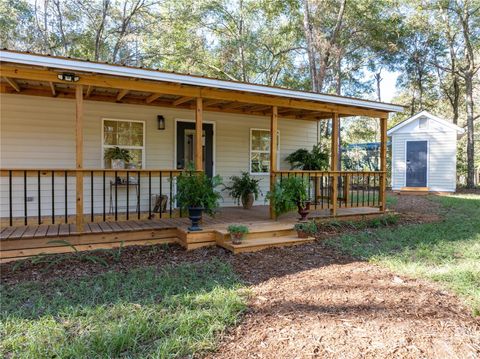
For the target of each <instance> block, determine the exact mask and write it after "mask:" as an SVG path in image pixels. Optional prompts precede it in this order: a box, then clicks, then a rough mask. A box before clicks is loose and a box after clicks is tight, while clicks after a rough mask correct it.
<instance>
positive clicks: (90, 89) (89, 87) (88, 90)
mask: <svg viewBox="0 0 480 359" xmlns="http://www.w3.org/2000/svg"><path fill="white" fill-rule="evenodd" d="M93 90H95V88H94V87H93V86H88V87H87V93H86V94H85V97H86V98H88V97H90V95H91V94H92V92H93Z"/></svg>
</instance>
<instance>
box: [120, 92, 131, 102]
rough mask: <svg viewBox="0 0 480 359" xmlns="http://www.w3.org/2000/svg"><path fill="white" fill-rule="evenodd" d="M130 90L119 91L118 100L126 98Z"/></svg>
mask: <svg viewBox="0 0 480 359" xmlns="http://www.w3.org/2000/svg"><path fill="white" fill-rule="evenodd" d="M129 92H130V91H129V90H121V91H119V92H118V95H117V101H120V100H121V99H122V98H124V97H125V96H126V95H127V94H128V93H129Z"/></svg>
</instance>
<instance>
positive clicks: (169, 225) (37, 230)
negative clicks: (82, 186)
mask: <svg viewBox="0 0 480 359" xmlns="http://www.w3.org/2000/svg"><path fill="white" fill-rule="evenodd" d="M381 213H382V212H380V211H379V209H378V208H343V209H339V210H338V212H337V218H338V217H348V216H371V215H378V214H381ZM310 217H315V218H325V219H327V218H331V217H330V215H329V212H328V210H323V211H312V212H311V213H310ZM297 218H298V215H297V214H296V213H293V212H292V213H289V214H287V215H284V216H282V217H281V218H280V219H279V220H278V221H273V220H270V219H268V206H256V207H254V208H252V209H251V210H244V209H243V208H240V207H224V208H221V209H220V211H219V213H218V214H217V215H216V216H215V217H210V216H205V217H204V219H203V223H202V228H203V230H202V231H200V232H190V231H188V226H189V224H190V221H189V219H188V218H172V219H151V220H129V221H118V222H99V223H86V224H85V226H84V231H83V232H82V233H79V232H78V231H77V230H76V226H75V224H53V225H30V226H22V227H6V228H2V229H1V232H0V249H1V250H0V261H1V262H5V261H9V260H14V259H20V258H25V257H28V256H33V255H37V254H41V253H63V252H70V251H72V250H73V249H72V248H71V247H69V246H66V245H62V244H61V243H59V242H58V241H59V240H64V241H68V243H70V244H72V245H74V246H75V247H76V249H77V250H93V249H102V248H103V249H105V248H115V247H118V246H120V245H149V244H158V243H179V244H180V245H182V246H183V247H185V248H186V249H187V250H190V249H195V248H199V247H203V246H209V245H220V246H222V247H224V248H226V249H228V250H231V251H232V252H234V253H240V252H245V251H253V250H260V249H263V248H267V247H271V246H280V245H293V244H299V243H304V242H305V241H298V240H297V239H296V238H295V236H294V234H295V233H294V231H293V225H294V223H295V222H296V221H297ZM232 223H241V224H245V225H247V226H248V227H249V229H250V233H249V235H248V237H247V239H246V241H245V242H244V243H243V244H242V245H240V246H233V245H231V243H230V241H229V237H228V234H227V230H226V229H227V227H228V225H230V224H232ZM52 241H53V242H52ZM55 241H57V242H55Z"/></svg>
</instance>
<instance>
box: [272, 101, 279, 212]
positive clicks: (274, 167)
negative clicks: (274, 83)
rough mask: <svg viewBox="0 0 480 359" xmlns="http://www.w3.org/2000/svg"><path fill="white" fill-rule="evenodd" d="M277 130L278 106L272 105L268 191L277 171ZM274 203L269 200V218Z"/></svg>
mask: <svg viewBox="0 0 480 359" xmlns="http://www.w3.org/2000/svg"><path fill="white" fill-rule="evenodd" d="M277 132H278V107H277V106H272V116H271V117H270V191H273V189H274V187H275V172H276V171H277V147H278V144H277ZM273 206H274V203H273V201H272V200H270V218H271V219H274V218H275V213H274V210H273Z"/></svg>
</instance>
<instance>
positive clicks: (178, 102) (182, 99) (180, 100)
mask: <svg viewBox="0 0 480 359" xmlns="http://www.w3.org/2000/svg"><path fill="white" fill-rule="evenodd" d="M191 100H193V97H180V98H178V99H176V100H175V101H173V103H172V105H173V106H178V105H181V104H182V103H185V102H188V101H191Z"/></svg>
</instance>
